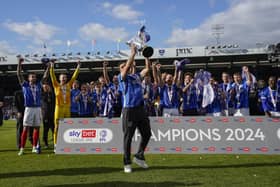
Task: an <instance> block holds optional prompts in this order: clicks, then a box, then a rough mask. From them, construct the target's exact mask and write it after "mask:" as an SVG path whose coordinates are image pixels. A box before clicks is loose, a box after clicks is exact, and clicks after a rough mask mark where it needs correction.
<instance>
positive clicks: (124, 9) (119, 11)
mask: <svg viewBox="0 0 280 187" xmlns="http://www.w3.org/2000/svg"><path fill="white" fill-rule="evenodd" d="M102 7H103V9H104V12H106V13H107V14H109V15H111V16H113V17H114V18H117V19H120V20H127V21H133V20H137V19H138V18H139V17H140V16H141V15H142V12H139V11H137V10H134V9H133V8H132V7H131V6H129V5H125V4H116V5H113V4H111V3H109V2H104V3H103V4H102Z"/></svg>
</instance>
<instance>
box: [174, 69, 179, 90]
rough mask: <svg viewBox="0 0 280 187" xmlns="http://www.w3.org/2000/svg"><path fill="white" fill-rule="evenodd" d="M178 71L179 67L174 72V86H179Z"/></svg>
mask: <svg viewBox="0 0 280 187" xmlns="http://www.w3.org/2000/svg"><path fill="white" fill-rule="evenodd" d="M178 72H179V71H178V69H177V66H175V71H174V78H173V84H176V85H177V86H179V85H178Z"/></svg>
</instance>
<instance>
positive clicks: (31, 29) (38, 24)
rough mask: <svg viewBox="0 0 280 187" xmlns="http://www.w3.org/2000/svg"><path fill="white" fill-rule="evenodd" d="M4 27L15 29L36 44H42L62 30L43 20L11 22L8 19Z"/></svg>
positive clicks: (14, 30)
mask: <svg viewBox="0 0 280 187" xmlns="http://www.w3.org/2000/svg"><path fill="white" fill-rule="evenodd" d="M3 25H4V27H6V28H7V29H9V30H10V31H13V32H15V33H17V34H19V35H20V36H23V37H24V38H27V39H31V40H32V41H33V42H34V43H35V44H42V43H44V42H46V41H49V40H51V39H52V38H53V36H54V35H55V34H57V32H58V31H59V30H60V29H59V28H57V27H55V26H53V25H50V24H46V23H43V22H42V21H34V22H21V23H19V22H11V21H6V22H5V23H4V24H3Z"/></svg>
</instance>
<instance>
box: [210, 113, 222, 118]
mask: <svg viewBox="0 0 280 187" xmlns="http://www.w3.org/2000/svg"><path fill="white" fill-rule="evenodd" d="M206 116H214V117H220V116H222V113H221V112H214V113H207V114H206Z"/></svg>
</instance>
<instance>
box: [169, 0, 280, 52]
mask: <svg viewBox="0 0 280 187" xmlns="http://www.w3.org/2000/svg"><path fill="white" fill-rule="evenodd" d="M279 9H280V1H275V0H266V1H261V0H243V1H241V0H234V1H232V3H231V6H230V7H229V9H228V10H226V11H224V12H220V13H216V14H214V15H212V16H211V17H209V18H208V19H206V20H205V21H204V22H203V23H202V24H201V25H199V26H198V27H197V28H192V29H183V28H174V29H173V30H172V33H171V36H170V37H169V38H168V39H167V41H166V43H167V44H169V45H171V46H175V45H177V46H178V45H192V46H193V45H209V44H214V43H215V38H214V36H213V35H212V34H211V27H212V25H215V24H223V25H224V31H223V32H224V34H223V35H222V36H221V42H222V43H237V44H240V45H242V46H246V47H247V46H252V45H253V46H254V45H255V44H256V43H259V42H264V43H271V42H272V43H275V42H279V38H280V27H279V25H280V19H279V17H280V11H279Z"/></svg>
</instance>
